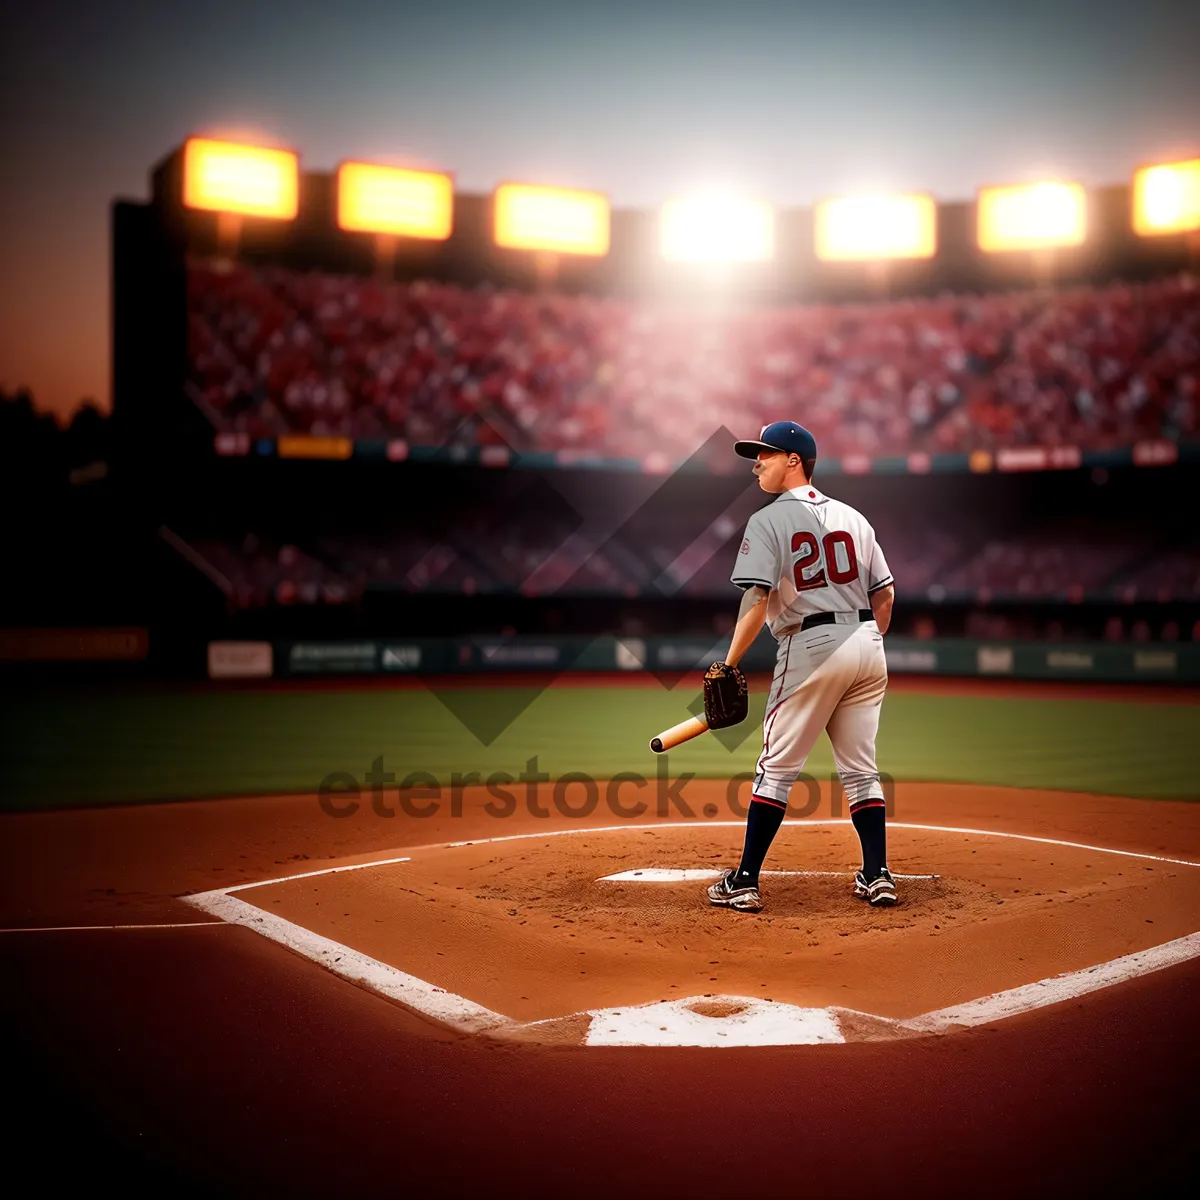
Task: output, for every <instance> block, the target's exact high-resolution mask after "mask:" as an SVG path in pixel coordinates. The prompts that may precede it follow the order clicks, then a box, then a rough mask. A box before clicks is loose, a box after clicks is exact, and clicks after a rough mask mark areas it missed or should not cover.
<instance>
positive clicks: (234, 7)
mask: <svg viewBox="0 0 1200 1200" xmlns="http://www.w3.org/2000/svg"><path fill="white" fill-rule="evenodd" d="M22 10H23V11H22ZM1198 62H1200V5H1195V4H1193V5H1188V4H1186V3H1184V2H1183V0H1140V2H1129V0H1037V2H1034V0H992V2H989V3H981V2H980V0H957V2H950V0H890V2H889V0H834V2H830V0H820V2H814V3H806V2H805V0H793V2H791V3H768V2H759V0H741V2H740V3H738V2H737V0H722V2H721V3H713V4H710V3H708V2H707V0H690V2H681V3H675V4H669V3H665V2H663V0H636V2H628V0H591V2H588V3H571V2H569V0H562V2H560V3H545V2H542V0H504V2H491V3H488V2H478V3H470V2H468V0H426V2H425V3H422V4H415V5H414V4H409V3H406V2H404V0H393V2H387V0H377V2H367V0H324V2H322V3H319V4H318V3H309V2H308V0H295V2H293V3H289V4H279V3H277V4H268V3H263V2H261V0H238V2H233V3H230V2H226V0H219V2H218V0H181V2H180V3H178V4H176V3H172V2H170V0H92V2H91V3H88V4H82V3H79V2H78V0H76V2H74V3H66V2H63V0H37V2H30V3H26V4H23V5H17V4H10V5H6V6H5V15H4V16H3V17H2V18H0V80H2V82H0V89H2V90H0V96H2V107H0V115H2V120H0V161H2V162H3V163H4V166H5V170H4V183H3V186H2V187H0V386H4V387H9V388H11V387H14V386H17V385H20V384H26V385H28V386H30V387H32V388H33V390H34V392H35V394H36V396H37V397H38V400H39V402H40V403H41V404H42V405H43V406H44V407H47V408H51V409H53V410H54V411H56V412H59V413H66V412H69V411H70V410H71V409H72V408H73V407H75V405H76V404H77V403H78V402H79V401H80V399H81V398H83V397H84V396H91V397H95V398H96V399H97V400H98V401H99V402H100V403H101V404H102V405H107V403H108V391H109V384H108V369H109V367H108V271H109V264H108V242H107V206H108V203H109V201H110V200H111V199H112V198H113V197H114V196H116V195H123V196H133V197H143V196H145V195H146V191H147V169H148V167H149V166H150V165H151V164H152V163H153V162H155V161H156V160H157V159H158V158H160V157H161V156H162V155H163V154H164V153H165V152H166V151H167V150H169V149H170V148H172V147H173V146H174V145H176V144H177V143H178V142H180V141H181V140H182V138H183V137H184V136H185V135H186V134H188V133H189V132H218V133H219V132H226V133H236V132H239V131H241V132H246V133H255V132H260V133H261V134H263V135H265V136H267V137H269V138H270V139H272V140H278V141H282V142H284V143H288V144H291V145H293V146H295V147H296V148H298V149H299V150H300V151H301V154H302V158H303V161H304V162H305V163H306V164H307V165H309V166H312V167H329V166H332V165H333V164H334V163H335V162H336V161H337V160H338V159H339V158H342V157H348V156H362V157H371V156H382V157H386V158H389V159H395V160H409V161H414V162H425V163H429V164H431V165H436V166H442V167H446V168H449V169H451V170H453V171H455V172H456V173H457V176H458V182H459V186H460V188H462V189H463V190H474V191H487V190H489V189H490V188H491V187H492V186H493V185H494V184H495V183H496V182H498V181H499V180H501V179H503V178H506V177H508V178H512V177H520V178H528V179H531V180H538V181H545V182H550V183H565V184H575V185H580V186H586V187H595V188H599V189H602V190H605V191H607V192H608V193H609V195H610V196H611V198H612V200H613V202H614V203H615V204H617V205H622V206H651V205H656V204H657V203H659V202H660V201H661V200H663V199H664V198H666V197H667V196H669V195H671V194H674V193H678V192H680V191H684V190H686V189H688V188H690V187H694V186H697V185H703V184H710V183H718V184H725V185H732V186H736V187H739V188H743V189H747V190H749V191H751V192H754V193H757V194H758V195H761V196H762V197H764V198H766V199H768V200H771V201H773V202H774V203H776V204H779V205H790V204H803V203H809V202H811V201H812V200H814V199H815V198H817V197H819V196H821V195H828V194H839V193H843V192H846V191H851V190H859V189H864V188H867V189H875V188H919V189H923V190H930V191H932V192H934V193H935V195H937V196H938V197H940V198H943V199H963V198H967V197H969V196H970V195H971V194H972V193H973V192H974V190H975V188H976V187H977V186H979V185H980V184H984V183H994V182H1005V181H1009V180H1019V179H1023V178H1031V177H1034V176H1036V175H1037V174H1039V173H1043V172H1053V173H1055V174H1066V175H1069V176H1071V177H1073V178H1076V179H1078V180H1080V181H1082V182H1084V183H1088V184H1100V183H1113V182H1118V181H1121V180H1124V179H1126V178H1127V177H1128V175H1129V173H1130V171H1131V169H1132V168H1133V167H1134V166H1135V165H1137V164H1138V163H1140V162H1142V161H1145V160H1154V159H1158V158H1163V157H1170V156H1173V155H1177V154H1180V153H1194V152H1196V151H1197V150H1200V68H1198V67H1197V63H1198Z"/></svg>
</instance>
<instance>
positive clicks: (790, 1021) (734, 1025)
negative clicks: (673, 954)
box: [584, 996, 846, 1047]
mask: <svg viewBox="0 0 1200 1200" xmlns="http://www.w3.org/2000/svg"><path fill="white" fill-rule="evenodd" d="M697 1010H700V1011H697ZM710 1014H711V1015H710ZM591 1018H592V1020H591V1025H590V1026H589V1028H588V1031H587V1034H586V1036H585V1037H584V1042H585V1043H586V1044H587V1045H589V1046H710V1047H718V1046H796V1045H806V1046H811V1045H817V1044H820V1043H830V1042H833V1043H837V1042H844V1041H845V1040H846V1039H845V1037H844V1035H843V1034H842V1031H841V1028H840V1027H839V1025H838V1022H837V1018H836V1016H835V1015H834V1013H833V1012H832V1011H830V1010H829V1009H827V1008H800V1007H798V1006H796V1005H794V1004H779V1003H775V1002H772V1001H769V1000H758V999H751V998H749V997H743V996H712V997H703V998H702V997H693V998H692V999H690V1000H664V1001H661V1002H660V1003H657V1004H643V1005H637V1006H634V1007H631V1008H605V1009H596V1010H593V1011H592V1013H591Z"/></svg>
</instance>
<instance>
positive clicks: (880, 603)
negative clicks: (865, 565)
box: [871, 583, 896, 633]
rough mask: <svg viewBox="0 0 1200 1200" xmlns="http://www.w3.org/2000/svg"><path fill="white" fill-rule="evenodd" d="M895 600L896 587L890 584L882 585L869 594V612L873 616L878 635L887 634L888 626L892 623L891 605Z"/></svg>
mask: <svg viewBox="0 0 1200 1200" xmlns="http://www.w3.org/2000/svg"><path fill="white" fill-rule="evenodd" d="M895 599H896V587H895V585H894V584H891V583H887V584H884V586H883V587H881V588H876V589H875V591H873V592H872V593H871V611H872V612H873V613H874V614H875V624H876V625H878V626H879V632H880V633H887V631H888V626H889V625H890V624H891V623H892V604H893V602H894V601H895Z"/></svg>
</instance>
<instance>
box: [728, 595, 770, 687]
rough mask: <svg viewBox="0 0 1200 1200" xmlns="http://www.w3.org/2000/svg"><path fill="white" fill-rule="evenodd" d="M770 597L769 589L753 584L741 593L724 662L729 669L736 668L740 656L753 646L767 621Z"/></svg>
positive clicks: (740, 658)
mask: <svg viewBox="0 0 1200 1200" xmlns="http://www.w3.org/2000/svg"><path fill="white" fill-rule="evenodd" d="M770 597H771V591H770V589H769V588H765V587H760V586H759V585H758V584H753V585H752V586H750V587H748V588H747V589H746V590H745V591H744V592H743V593H742V603H741V604H740V605H739V606H738V616H737V625H735V626H734V630H733V639H732V640H731V641H730V643H729V653H728V654H727V655H725V661H726V663H728V664H729V666H731V667H736V666H737V665H738V663H739V662H741V660H742V656H743V655H744V654H745V653H746V651H747V650H749V649H750V647H751V646H752V645H753V644H754V639H755V638H756V637H758V634H759V631H760V630H761V629H762V627H763V622H764V621H765V620H766V619H767V601H768V600H769V599H770Z"/></svg>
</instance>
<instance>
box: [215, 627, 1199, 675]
mask: <svg viewBox="0 0 1200 1200" xmlns="http://www.w3.org/2000/svg"><path fill="white" fill-rule="evenodd" d="M728 645H729V641H728V638H727V637H721V638H719V639H717V640H715V641H713V642H705V640H704V639H703V638H665V637H650V638H632V637H628V638H623V639H618V638H614V637H611V636H609V637H599V638H591V637H577V638H570V637H558V638H549V637H545V638H538V637H512V638H500V637H461V638H406V639H401V638H378V639H369V638H364V639H355V640H346V641H292V642H277V643H269V642H225V643H213V645H212V646H211V647H210V652H209V675H210V676H211V677H213V678H226V679H228V678H237V677H253V676H257V677H262V676H264V675H274V676H276V677H280V678H311V677H313V676H321V675H426V674H446V673H479V674H487V673H489V672H496V671H504V672H513V671H525V670H528V671H541V672H546V671H613V672H621V671H628V672H640V671H651V672H655V673H657V674H660V675H674V674H681V673H683V672H687V671H694V670H698V669H699V670H702V669H704V668H706V667H707V666H708V664H709V663H711V662H714V661H715V660H717V659H719V658H721V656H722V655H723V654H724V652H725V650H726V649H727V648H728ZM885 646H886V649H887V659H888V669H889V671H890V672H891V673H892V674H897V675H899V674H920V675H948V676H973V677H983V678H988V677H992V678H1009V679H1072V680H1080V681H1084V682H1086V681H1089V680H1090V681H1095V682H1134V681H1136V682H1142V683H1147V682H1156V681H1160V682H1179V683H1197V682H1200V643H1194V642H1187V643H1152V642H1143V643H1126V642H1122V643H1098V642H1090V643H1061V642H1060V643H1055V642H1012V641H975V640H971V639H966V638H962V639H950V638H942V639H933V640H919V639H916V638H900V637H889V638H888V639H887V640H886V642H885ZM774 662H775V647H774V642H773V640H772V639H771V638H770V637H769V636H768V635H766V634H765V633H764V634H763V635H762V636H760V637H759V638H758V640H757V641H756V642H755V643H754V645H753V646H752V647H751V649H750V651H749V653H747V655H746V658H745V659H744V661H743V666H744V667H745V669H746V670H748V671H771V670H772V669H773V667H774Z"/></svg>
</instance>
